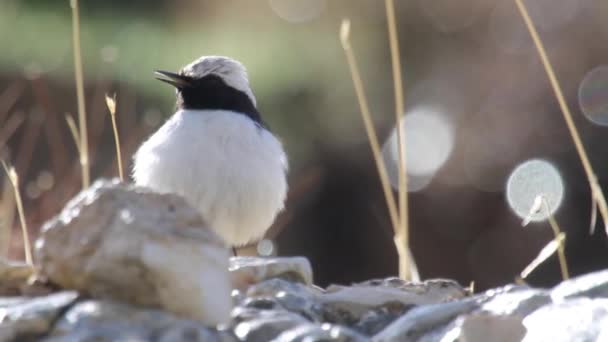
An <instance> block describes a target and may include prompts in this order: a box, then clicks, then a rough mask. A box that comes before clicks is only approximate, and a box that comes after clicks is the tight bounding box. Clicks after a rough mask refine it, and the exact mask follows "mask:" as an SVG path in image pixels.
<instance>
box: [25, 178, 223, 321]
mask: <svg viewBox="0 0 608 342" xmlns="http://www.w3.org/2000/svg"><path fill="white" fill-rule="evenodd" d="M35 252H36V254H35V256H36V260H37V262H38V264H39V265H40V267H41V272H42V274H43V275H45V276H47V277H48V278H49V279H50V280H51V281H53V282H54V283H57V284H58V285H60V286H62V287H64V288H70V289H75V290H78V291H81V292H85V293H87V294H90V295H91V296H93V297H98V298H112V299H116V300H120V301H125V302H129V303H133V304H139V305H143V306H151V307H160V308H163V309H166V310H168V311H170V312H173V313H176V314H178V315H181V316H184V317H188V318H192V319H196V320H200V321H202V322H203V323H205V324H210V325H216V324H220V323H227V322H228V321H229V319H230V310H231V309H232V301H231V298H230V292H231V283H230V276H229V273H228V258H229V254H230V253H229V251H228V249H227V248H226V246H225V245H224V243H223V242H222V240H221V239H220V238H219V237H218V236H217V235H216V234H215V233H214V232H213V231H211V230H210V229H208V227H207V225H206V224H205V222H204V221H203V219H202V218H201V217H200V215H199V214H198V212H197V211H196V210H195V209H193V208H191V207H190V206H189V205H188V204H186V202H185V200H183V199H182V198H180V197H177V196H175V195H168V194H162V195H161V194H156V193H153V192H151V191H149V190H147V189H143V188H138V187H133V186H127V185H121V184H119V183H118V182H116V181H114V182H109V181H98V182H96V183H95V184H93V185H92V186H91V188H89V189H88V190H86V191H83V192H81V193H80V194H79V195H78V196H77V197H75V198H74V199H73V200H71V201H70V202H69V203H68V204H67V206H66V207H65V208H64V209H63V211H62V212H61V214H60V215H58V216H57V217H55V218H54V219H52V220H51V221H49V222H47V223H46V224H45V226H44V227H43V233H42V235H41V237H40V238H39V239H38V241H37V242H36V250H35Z"/></svg>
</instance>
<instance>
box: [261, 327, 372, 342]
mask: <svg viewBox="0 0 608 342" xmlns="http://www.w3.org/2000/svg"><path fill="white" fill-rule="evenodd" d="M325 341H327V342H330V341H332V342H334V341H335V342H366V341H370V339H369V338H367V337H365V336H363V335H361V334H359V333H357V332H356V331H354V330H351V329H349V328H346V327H342V326H339V325H333V324H328V323H325V324H302V325H299V326H297V327H294V328H291V329H289V330H287V331H284V332H283V333H281V334H280V335H279V336H277V337H276V338H275V339H274V340H272V342H325Z"/></svg>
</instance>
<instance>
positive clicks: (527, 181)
mask: <svg viewBox="0 0 608 342" xmlns="http://www.w3.org/2000/svg"><path fill="white" fill-rule="evenodd" d="M539 195H542V196H543V198H544V200H545V201H546V204H547V207H548V212H547V210H546V209H547V208H545V207H544V206H543V207H542V208H541V210H539V211H537V212H536V213H533V214H532V215H531V216H530V218H531V221H543V220H546V219H547V218H548V216H549V214H550V215H553V214H554V213H555V212H556V211H557V209H558V208H559V206H560V204H561V203H562V201H563V198H564V182H563V180H562V176H561V175H560V173H559V171H558V170H557V168H556V167H555V166H553V164H551V163H549V162H548V161H545V160H542V159H531V160H528V161H526V162H524V163H522V164H520V165H519V166H517V167H516V168H515V170H513V172H512V173H511V175H510V176H509V179H508V180H507V201H508V203H509V206H510V207H511V209H512V210H513V211H514V212H515V214H517V216H519V217H521V218H522V219H523V218H526V217H529V214H530V209H531V208H532V207H533V205H534V200H535V199H536V197H537V196H539Z"/></svg>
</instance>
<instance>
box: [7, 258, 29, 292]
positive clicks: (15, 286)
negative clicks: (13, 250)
mask: <svg viewBox="0 0 608 342" xmlns="http://www.w3.org/2000/svg"><path fill="white" fill-rule="evenodd" d="M33 274H34V267H32V266H30V265H28V264H26V263H24V262H17V261H9V260H7V259H4V258H2V257H0V296H19V295H21V292H22V288H23V287H24V286H27V283H28V279H29V278H30V277H31V276H32V275H33Z"/></svg>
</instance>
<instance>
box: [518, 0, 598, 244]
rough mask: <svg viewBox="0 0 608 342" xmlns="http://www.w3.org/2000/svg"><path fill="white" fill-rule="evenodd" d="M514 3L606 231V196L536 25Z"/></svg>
mask: <svg viewBox="0 0 608 342" xmlns="http://www.w3.org/2000/svg"><path fill="white" fill-rule="evenodd" d="M515 3H516V4H517V8H518V9H519V11H520V13H521V16H522V17H523V19H524V22H525V23H526V26H527V27H528V31H529V32H530V36H532V40H533V41H534V45H535V46H536V49H537V50H538V54H539V56H540V59H541V61H542V63H543V66H544V68H545V71H546V72H547V76H548V77H549V81H550V83H551V87H552V88H553V92H554V93H555V97H556V98H557V101H558V103H559V106H560V108H561V111H562V114H563V115H564V120H565V121H566V125H567V126H568V130H569V131H570V135H571V136H572V140H573V142H574V146H575V147H576V152H577V153H578V156H579V158H580V159H581V163H582V164H583V168H584V169H585V174H586V175H587V180H588V181H589V186H590V187H591V195H592V196H593V199H594V202H595V203H592V204H591V205H596V204H597V206H598V208H599V211H600V214H601V215H602V218H603V221H604V229H606V232H607V233H608V205H607V204H606V198H605V197H604V193H603V192H602V189H601V188H600V186H599V184H598V181H597V177H596V176H595V172H594V171H593V167H592V166H591V163H590V162H589V157H588V156H587V152H586V151H585V147H584V146H583V142H582V140H581V137H580V134H579V132H578V130H577V129H576V125H575V124H574V120H573V118H572V114H571V113H570V109H569V108H568V104H567V103H566V100H565V98H564V95H563V93H562V90H561V87H560V85H559V82H558V81H557V77H556V76H555V71H554V70H553V67H552V66H551V62H550V61H549V57H548V56H547V52H546V51H545V47H544V45H543V42H542V41H541V39H540V37H539V35H538V32H537V30H536V27H535V26H534V23H533V22H532V19H531V18H530V15H529V13H528V10H527V8H526V6H525V4H524V3H523V1H522V0H515Z"/></svg>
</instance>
